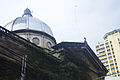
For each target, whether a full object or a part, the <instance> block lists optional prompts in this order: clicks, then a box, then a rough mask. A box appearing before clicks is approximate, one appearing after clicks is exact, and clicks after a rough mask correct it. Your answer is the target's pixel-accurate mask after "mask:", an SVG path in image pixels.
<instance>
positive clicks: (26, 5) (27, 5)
mask: <svg viewBox="0 0 120 80" xmlns="http://www.w3.org/2000/svg"><path fill="white" fill-rule="evenodd" d="M26 7H27V8H28V0H26Z"/></svg>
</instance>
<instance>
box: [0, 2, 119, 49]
mask: <svg viewBox="0 0 120 80" xmlns="http://www.w3.org/2000/svg"><path fill="white" fill-rule="evenodd" d="M27 7H28V8H29V9H30V10H31V11H33V13H32V14H33V16H34V17H36V18H39V19H40V20H42V21H43V22H45V23H46V24H47V25H49V26H50V28H51V29H52V31H53V34H54V37H55V38H56V40H57V42H58V43H59V42H61V41H74V42H83V41H84V37H86V39H87V42H88V44H89V45H90V46H91V48H92V49H93V50H94V46H95V44H96V43H98V42H102V41H103V36H104V35H105V33H107V32H110V31H112V30H114V29H118V28H119V27H120V0H0V25H1V26H4V25H5V24H6V23H8V22H10V21H12V20H14V19H15V18H16V17H20V16H22V14H23V11H24V10H25V9H26V8H27Z"/></svg>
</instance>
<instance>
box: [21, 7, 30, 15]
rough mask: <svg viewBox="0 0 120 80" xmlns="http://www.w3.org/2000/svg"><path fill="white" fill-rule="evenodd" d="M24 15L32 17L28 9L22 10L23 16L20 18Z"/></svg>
mask: <svg viewBox="0 0 120 80" xmlns="http://www.w3.org/2000/svg"><path fill="white" fill-rule="evenodd" d="M25 15H29V16H32V14H31V11H30V9H28V8H27V9H25V10H24V14H23V15H22V16H25Z"/></svg>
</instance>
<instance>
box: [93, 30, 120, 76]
mask: <svg viewBox="0 0 120 80" xmlns="http://www.w3.org/2000/svg"><path fill="white" fill-rule="evenodd" d="M95 48H96V53H97V56H98V57H99V59H100V60H101V62H102V63H103V64H104V66H105V67H106V68H107V69H108V71H109V72H108V74H107V75H111V76H120V73H119V71H120V29H117V30H114V31H111V32H109V33H107V34H105V36H104V42H101V43H97V44H96V46H95Z"/></svg>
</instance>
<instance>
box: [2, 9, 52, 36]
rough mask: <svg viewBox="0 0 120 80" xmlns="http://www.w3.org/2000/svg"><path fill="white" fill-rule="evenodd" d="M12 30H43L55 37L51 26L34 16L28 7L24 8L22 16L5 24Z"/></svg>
mask: <svg viewBox="0 0 120 80" xmlns="http://www.w3.org/2000/svg"><path fill="white" fill-rule="evenodd" d="M4 27H5V28H6V29H8V30H10V31H16V30H21V29H27V30H29V29H30V30H36V31H42V32H45V33H47V34H49V35H50V36H52V37H53V33H52V31H51V29H50V27H49V26H48V25H47V24H45V23H44V22H42V21H41V20H39V19H37V18H35V17H33V16H32V14H31V11H30V10H29V9H28V8H27V9H25V10H24V14H23V15H22V17H17V18H16V19H15V20H13V21H11V22H9V23H8V24H6V25H5V26H4Z"/></svg>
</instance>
